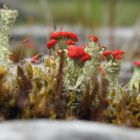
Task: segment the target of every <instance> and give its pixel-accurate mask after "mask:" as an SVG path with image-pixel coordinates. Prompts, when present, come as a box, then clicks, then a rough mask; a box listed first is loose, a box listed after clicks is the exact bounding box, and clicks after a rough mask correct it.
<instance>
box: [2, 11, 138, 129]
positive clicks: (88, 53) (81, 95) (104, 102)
mask: <svg viewBox="0 0 140 140" xmlns="http://www.w3.org/2000/svg"><path fill="white" fill-rule="evenodd" d="M0 10H1V11H0V26H1V28H0V29H1V32H0V50H1V53H0V54H1V55H0V60H1V61H0V119H1V120H7V119H31V118H49V119H66V120H71V119H84V120H92V121H100V122H106V123H113V124H118V125H127V126H132V127H140V99H139V92H140V90H139V87H138V86H137V87H136V86H135V88H133V86H132V85H136V83H135V80H132V82H131V84H130V85H131V90H128V89H125V88H123V87H121V86H120V84H119V71H120V63H121V58H122V55H123V54H122V51H120V52H119V51H115V52H110V51H105V47H101V46H100V45H99V41H98V39H97V37H95V36H90V37H89V43H87V44H86V45H85V46H84V47H77V46H76V45H75V43H76V41H77V40H78V38H77V36H76V35H75V34H73V33H68V32H56V33H53V34H52V35H51V37H50V38H51V40H50V41H49V42H48V48H49V49H50V50H51V54H52V55H44V56H42V58H41V59H40V60H39V61H37V62H38V63H34V64H33V63H32V61H31V60H30V59H29V60H24V61H22V62H21V63H18V64H9V58H8V55H9V49H8V46H9V43H8V33H9V29H10V27H11V25H12V24H13V23H14V21H15V18H16V15H17V11H14V10H8V9H0ZM69 45H70V46H69ZM71 45H72V46H71ZM118 54H119V55H118ZM103 57H104V58H105V61H102V59H101V58H103ZM101 63H103V64H104V71H105V73H106V75H105V76H102V75H101V74H100V72H99V67H100V65H101ZM134 77H135V76H134ZM133 79H134V78H133ZM137 83H138V82H137Z"/></svg>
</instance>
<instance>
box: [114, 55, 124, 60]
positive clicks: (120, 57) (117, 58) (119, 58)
mask: <svg viewBox="0 0 140 140" xmlns="http://www.w3.org/2000/svg"><path fill="white" fill-rule="evenodd" d="M122 58H123V56H122V55H117V56H116V57H115V59H116V60H122Z"/></svg>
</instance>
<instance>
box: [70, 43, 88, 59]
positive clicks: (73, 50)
mask: <svg viewBox="0 0 140 140" xmlns="http://www.w3.org/2000/svg"><path fill="white" fill-rule="evenodd" d="M84 54H85V51H84V48H83V47H77V46H73V45H71V46H69V47H68V57H70V58H80V57H81V56H83V55H84Z"/></svg>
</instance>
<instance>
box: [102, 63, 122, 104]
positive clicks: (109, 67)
mask: <svg viewBox="0 0 140 140" xmlns="http://www.w3.org/2000/svg"><path fill="white" fill-rule="evenodd" d="M120 64H121V62H120V60H115V61H113V60H110V61H108V62H106V64H105V65H104V68H105V71H106V74H107V79H108V80H109V89H108V90H109V91H108V95H107V99H108V101H110V102H112V103H115V104H118V103H119V102H120V101H121V99H122V92H121V88H120V86H119V72H120Z"/></svg>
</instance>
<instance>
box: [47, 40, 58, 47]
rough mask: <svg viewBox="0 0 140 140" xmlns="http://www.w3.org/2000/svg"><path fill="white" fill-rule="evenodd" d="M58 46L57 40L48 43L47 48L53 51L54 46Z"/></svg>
mask: <svg viewBox="0 0 140 140" xmlns="http://www.w3.org/2000/svg"><path fill="white" fill-rule="evenodd" d="M56 44H57V40H55V39H51V40H50V41H49V42H48V43H47V48H48V49H51V48H52V47H53V46H54V45H56Z"/></svg>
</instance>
